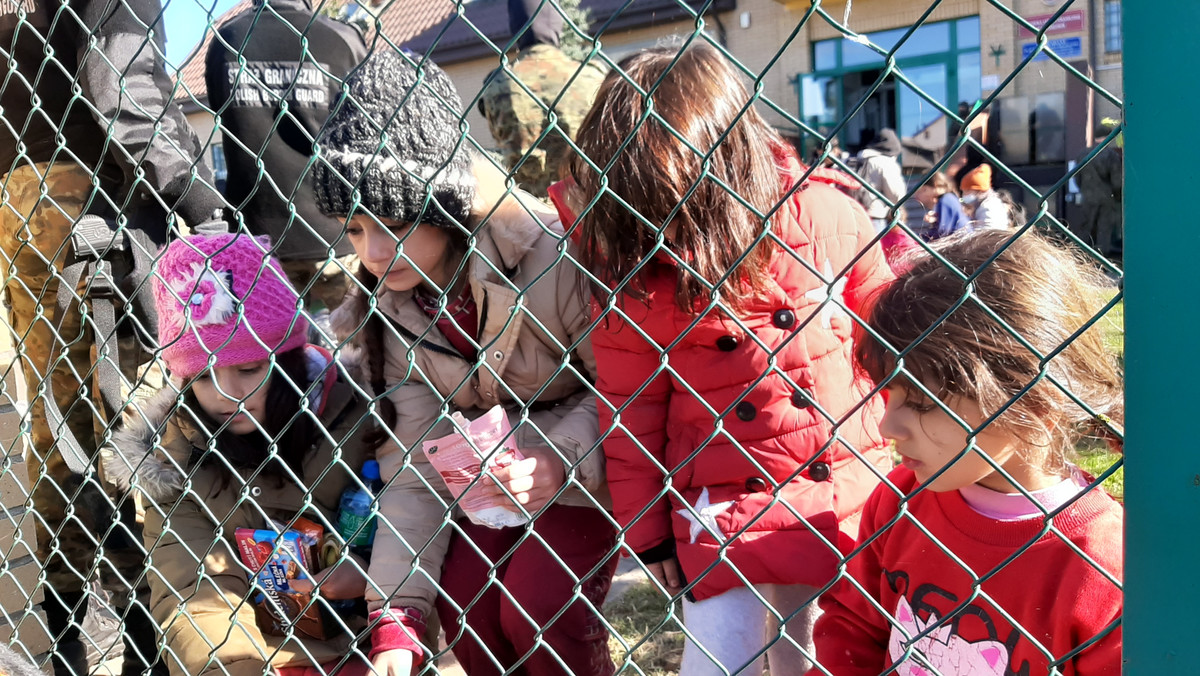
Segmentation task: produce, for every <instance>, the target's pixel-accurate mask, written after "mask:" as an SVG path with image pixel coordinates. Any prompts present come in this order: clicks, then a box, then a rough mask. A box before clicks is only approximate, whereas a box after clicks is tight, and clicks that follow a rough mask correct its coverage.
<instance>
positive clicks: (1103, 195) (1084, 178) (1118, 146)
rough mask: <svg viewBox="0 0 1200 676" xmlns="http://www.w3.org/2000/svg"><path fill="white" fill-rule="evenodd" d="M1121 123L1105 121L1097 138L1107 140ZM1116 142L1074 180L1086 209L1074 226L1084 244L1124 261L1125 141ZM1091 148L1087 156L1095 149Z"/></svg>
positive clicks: (1106, 119) (1085, 167) (1120, 137)
mask: <svg viewBox="0 0 1200 676" xmlns="http://www.w3.org/2000/svg"><path fill="white" fill-rule="evenodd" d="M1119 125H1120V122H1118V121H1117V120H1114V119H1111V118H1105V119H1104V120H1102V121H1101V122H1100V124H1099V125H1098V126H1097V127H1096V131H1095V135H1096V138H1098V139H1101V140H1100V141H1097V144H1099V143H1101V142H1102V141H1103V139H1105V138H1107V137H1108V135H1109V134H1111V133H1112V130H1113V129H1116V128H1117V127H1118V126H1119ZM1122 136H1123V135H1118V136H1117V138H1116V140H1115V141H1114V142H1112V143H1110V144H1108V147H1106V148H1105V149H1104V150H1101V151H1100V152H1099V154H1097V155H1096V156H1095V157H1093V158H1092V160H1091V161H1090V162H1088V163H1087V164H1085V165H1083V166H1082V167H1080V168H1079V172H1078V173H1076V174H1075V181H1076V183H1078V184H1079V192H1080V198H1081V199H1082V206H1083V219H1082V220H1081V222H1080V223H1079V224H1078V225H1077V226H1075V227H1072V228H1071V230H1072V231H1074V233H1075V235H1076V236H1078V237H1079V238H1080V239H1082V240H1083V241H1084V243H1085V244H1087V245H1088V246H1090V247H1092V248H1093V249H1095V250H1096V251H1098V252H1100V253H1101V254H1103V255H1104V256H1105V257H1107V258H1108V259H1109V260H1114V261H1119V260H1121V257H1122V253H1123V248H1124V229H1123V215H1122V206H1121V201H1122V188H1123V186H1124V182H1125V169H1124V165H1125V159H1124V143H1123V141H1124V139H1123V138H1122ZM1095 147H1096V145H1092V146H1091V147H1090V148H1088V149H1087V152H1086V153H1084V155H1085V156H1086V155H1087V154H1088V153H1091V152H1092V151H1093V150H1094V149H1095Z"/></svg>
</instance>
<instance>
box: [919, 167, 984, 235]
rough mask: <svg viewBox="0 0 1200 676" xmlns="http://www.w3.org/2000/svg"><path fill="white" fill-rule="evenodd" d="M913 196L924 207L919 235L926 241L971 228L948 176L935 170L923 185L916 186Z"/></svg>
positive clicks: (969, 220)
mask: <svg viewBox="0 0 1200 676" xmlns="http://www.w3.org/2000/svg"><path fill="white" fill-rule="evenodd" d="M913 197H914V198H915V199H916V200H917V201H918V202H920V203H921V206H923V207H925V209H926V213H925V223H924V230H923V231H922V232H921V236H922V237H923V238H924V239H925V241H927V242H932V241H934V240H938V239H941V238H943V237H945V236H947V235H952V234H954V233H956V232H958V231H959V230H968V229H970V228H971V219H969V218H967V215H966V214H965V213H964V212H963V208H962V201H961V200H959V199H958V193H956V192H955V191H954V184H953V183H952V182H951V181H950V177H949V176H947V175H946V174H944V173H942V172H940V171H939V172H935V173H934V174H933V176H931V177H929V180H928V181H926V183H925V185H922V186H921V187H920V188H917V192H916V193H914V194H913Z"/></svg>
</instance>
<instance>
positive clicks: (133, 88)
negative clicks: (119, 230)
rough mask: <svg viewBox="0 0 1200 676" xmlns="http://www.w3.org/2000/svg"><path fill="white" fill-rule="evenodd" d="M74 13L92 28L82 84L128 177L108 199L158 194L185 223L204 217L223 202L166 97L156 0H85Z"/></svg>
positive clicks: (83, 52) (82, 59)
mask: <svg viewBox="0 0 1200 676" xmlns="http://www.w3.org/2000/svg"><path fill="white" fill-rule="evenodd" d="M79 12H80V19H81V20H82V22H83V25H84V28H86V29H88V30H89V31H90V32H91V39H85V40H81V41H80V46H79V64H80V66H79V82H80V84H81V85H82V89H83V95H84V96H85V97H86V98H87V100H88V102H89V103H90V104H91V106H90V108H91V111H92V115H93V116H94V117H95V118H96V120H97V122H98V123H99V125H100V128H101V130H102V132H103V133H106V134H107V135H108V137H109V139H108V140H109V146H108V154H109V155H110V156H111V157H112V159H113V160H114V161H115V162H116V164H117V165H119V166H120V167H121V171H122V173H123V174H124V179H125V180H124V188H123V194H120V195H112V196H111V197H112V198H113V199H114V200H115V201H116V203H117V205H118V206H120V205H122V204H123V202H124V201H125V199H126V197H127V196H128V194H129V193H131V192H132V193H136V195H138V198H141V199H145V198H150V199H154V196H157V198H158V199H160V200H161V201H162V203H163V206H164V207H165V208H166V209H167V210H173V211H177V212H178V213H179V214H180V215H181V216H183V218H184V219H185V220H186V221H187V222H188V223H190V224H198V223H202V222H204V221H206V220H208V219H209V218H210V217H211V216H212V215H213V212H214V211H216V210H217V209H219V208H220V207H221V205H222V200H221V197H220V195H219V194H218V193H217V192H216V189H215V188H213V187H212V186H213V177H212V172H211V171H210V170H209V168H208V166H207V165H205V164H204V163H203V162H201V161H200V159H199V158H200V157H201V146H200V143H199V141H198V140H197V139H196V136H195V134H193V133H192V130H191V127H190V126H189V125H188V122H187V119H186V118H185V117H184V115H183V111H181V110H180V109H179V107H178V106H177V105H175V103H174V102H173V101H172V100H171V94H172V83H171V79H170V77H169V76H168V75H167V73H166V70H165V68H164V67H163V62H162V59H161V56H160V50H161V47H162V25H163V24H162V7H161V6H160V5H159V3H158V0H82V4H81V5H79ZM151 30H153V31H154V33H155V38H156V39H151V37H150V31H151Z"/></svg>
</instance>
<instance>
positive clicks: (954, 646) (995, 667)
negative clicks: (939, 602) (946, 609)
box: [888, 596, 1009, 676]
mask: <svg viewBox="0 0 1200 676" xmlns="http://www.w3.org/2000/svg"><path fill="white" fill-rule="evenodd" d="M894 617H895V618H896V621H897V622H898V623H899V624H900V626H898V627H897V626H894V625H893V626H892V633H891V637H890V638H889V639H888V655H889V656H890V657H891V658H892V663H893V664H897V663H899V660H900V659H901V658H902V657H903V656H904V652H905V649H906V647H907V645H908V644H909V643H910V642H911V637H913V636H917V635H918V634H920V633H921V632H923V631H925V630H926V629H928V628H929V627H932V626H935V625H937V624H938V622H939V618H938V616H937V615H935V614H932V613H930V615H929V619H928V620H927V621H924V622H922V621H921V618H919V617H917V614H916V613H914V612H913V609H912V606H910V605H908V599H906V598H904V597H903V596H901V597H900V601H899V603H897V605H896V612H895V613H894ZM912 650H913V652H912V654H910V656H909V657H908V659H906V660H904V662H903V664H900V665H899V667H897V669H896V672H895V673H896V674H898V676H934V674H972V676H1004V668H1005V666H1006V665H1007V664H1008V660H1009V654H1008V648H1007V647H1005V645H1004V644H1003V643H1000V642H998V641H990V640H986V639H985V640H982V641H976V642H974V643H972V642H971V641H967V640H965V639H963V638H962V637H961V636H958V635H957V634H955V633H954V632H953V629H952V627H951V626H950V625H944V626H941V627H939V628H937V629H934V630H933V631H931V632H930V633H928V634H926V635H925V636H922V637H921V638H919V639H917V641H916V643H915V644H914V645H913V646H912ZM918 654H919V655H920V656H921V658H923V659H917V658H916V657H915V655H918ZM925 664H927V665H929V667H932V669H927V668H925V666H924V665H925Z"/></svg>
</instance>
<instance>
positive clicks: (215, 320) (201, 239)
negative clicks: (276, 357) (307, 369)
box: [154, 234, 308, 380]
mask: <svg viewBox="0 0 1200 676" xmlns="http://www.w3.org/2000/svg"><path fill="white" fill-rule="evenodd" d="M270 248H271V242H270V239H268V238H266V237H261V238H254V237H250V236H248V235H233V234H225V235H193V236H191V237H184V238H182V239H178V240H175V241H173V242H171V243H170V244H169V245H167V248H166V249H165V250H164V251H163V253H162V256H161V257H159V259H158V268H157V274H155V275H154V306H155V307H156V308H157V309H158V343H159V345H161V346H162V348H163V359H164V360H165V361H166V363H167V369H168V370H170V372H171V375H173V376H175V377H178V378H182V379H184V380H188V379H190V378H192V377H193V376H195V375H196V374H198V373H200V371H201V370H203V369H204V367H205V365H207V364H208V356H209V354H216V355H217V359H216V365H217V366H237V365H238V364H247V363H250V362H255V361H259V360H262V359H266V358H267V357H268V356H269V355H270V354H271V353H274V352H286V351H288V350H291V349H295V348H297V347H303V346H304V345H305V344H306V342H307V339H308V320H307V319H305V318H304V316H303V315H302V314H299V313H298V312H297V311H296V306H297V300H298V298H299V296H298V294H297V293H296V290H295V289H293V288H292V285H291V283H290V282H289V281H288V279H287V275H285V274H284V273H283V268H281V267H280V265H279V262H278V261H276V260H275V259H274V258H271V257H270V256H268V254H267V251H268V250H270ZM206 262H207V264H206ZM239 300H240V301H241V302H242V311H241V313H240V315H239V313H238V309H237V303H238V301H239Z"/></svg>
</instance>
